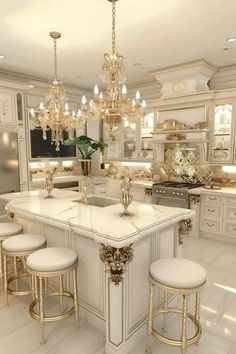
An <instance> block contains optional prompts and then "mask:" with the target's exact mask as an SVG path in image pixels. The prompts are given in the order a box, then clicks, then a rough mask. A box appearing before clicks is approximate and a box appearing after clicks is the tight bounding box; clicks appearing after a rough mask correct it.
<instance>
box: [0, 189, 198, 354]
mask: <svg viewBox="0 0 236 354" xmlns="http://www.w3.org/2000/svg"><path fill="white" fill-rule="evenodd" d="M53 195H54V196H55V198H52V199H44V196H45V191H33V192H22V193H13V194H7V195H3V196H1V197H2V198H3V199H5V200H7V201H8V204H7V206H6V207H7V210H8V212H9V213H12V214H14V218H15V220H16V221H17V222H21V223H22V224H23V225H24V231H25V232H34V233H35V232H36V233H41V234H44V235H45V236H46V237H47V240H48V245H49V246H65V247H70V248H73V249H75V250H76V251H77V252H78V255H79V269H78V284H79V299H80V305H81V307H82V309H85V311H86V312H84V310H82V314H83V313H87V314H89V315H88V316H87V317H89V318H90V320H92V322H93V324H94V323H95V322H96V323H97V320H98V322H99V320H100V321H101V322H102V325H103V326H104V324H105V326H104V327H105V328H104V329H105V332H106V353H109V354H111V353H119V354H127V353H128V352H129V351H130V350H131V349H132V347H133V346H134V345H135V343H137V341H138V340H140V339H141V336H142V335H145V332H146V326H145V323H146V318H147V307H148V273H149V266H150V264H151V263H152V262H153V261H155V260H156V259H159V258H163V257H176V256H180V255H181V243H182V242H183V236H184V235H186V234H187V233H188V231H189V228H190V227H191V219H192V218H194V217H195V212H194V211H192V210H188V209H180V208H170V207H164V206H159V205H152V204H145V203H138V202H133V203H132V204H131V206H130V211H131V212H132V213H134V214H135V215H134V216H133V217H128V216H127V217H123V218H121V217H120V216H119V213H120V211H122V206H121V204H115V205H111V206H108V207H104V208H100V207H95V206H90V205H83V204H81V203H77V202H74V200H78V199H79V198H80V196H81V195H80V194H79V193H77V192H73V191H66V190H63V191H62V190H56V189H54V190H53ZM104 265H105V267H104ZM105 270H107V271H106V272H105ZM95 318H96V319H95Z"/></svg>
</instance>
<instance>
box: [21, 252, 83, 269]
mask: <svg viewBox="0 0 236 354" xmlns="http://www.w3.org/2000/svg"><path fill="white" fill-rule="evenodd" d="M77 259H78V255H77V253H76V252H75V251H73V250H71V249H69V248H64V247H48V248H44V249H42V250H39V251H36V252H34V253H31V255H29V257H28V258H27V262H26V263H27V266H28V267H29V268H30V269H32V270H34V271H37V272H54V271H60V270H63V269H66V268H68V267H70V266H71V265H73V264H74V263H75V262H76V261H77Z"/></svg>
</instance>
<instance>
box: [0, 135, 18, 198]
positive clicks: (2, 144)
mask: <svg viewBox="0 0 236 354" xmlns="http://www.w3.org/2000/svg"><path fill="white" fill-rule="evenodd" d="M19 190H20V181H19V160H18V151H17V133H14V132H0V194H3V193H10V192H18V191H19Z"/></svg>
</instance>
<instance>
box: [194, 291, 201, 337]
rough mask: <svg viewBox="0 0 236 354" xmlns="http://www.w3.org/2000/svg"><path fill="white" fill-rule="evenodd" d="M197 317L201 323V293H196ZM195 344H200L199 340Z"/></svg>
mask: <svg viewBox="0 0 236 354" xmlns="http://www.w3.org/2000/svg"><path fill="white" fill-rule="evenodd" d="M195 319H196V321H197V322H198V323H200V293H197V294H196V302H195ZM195 344H199V341H197V342H196V343H195Z"/></svg>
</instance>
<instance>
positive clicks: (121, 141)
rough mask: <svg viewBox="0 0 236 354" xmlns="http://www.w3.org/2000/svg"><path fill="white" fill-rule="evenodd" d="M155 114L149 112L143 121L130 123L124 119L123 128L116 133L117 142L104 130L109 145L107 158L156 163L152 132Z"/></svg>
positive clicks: (106, 153)
mask: <svg viewBox="0 0 236 354" xmlns="http://www.w3.org/2000/svg"><path fill="white" fill-rule="evenodd" d="M154 120H155V114H154V112H147V113H146V115H145V116H144V117H143V119H142V121H139V122H129V121H128V119H127V118H124V119H123V122H122V126H121V128H119V131H118V132H117V133H116V137H115V140H113V141H112V139H111V138H109V134H108V133H107V131H106V129H105V130H104V137H105V141H106V143H107V144H108V147H107V148H106V152H105V158H106V159H111V160H131V161H137V160H140V161H154V150H153V144H152V132H153V128H154Z"/></svg>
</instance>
